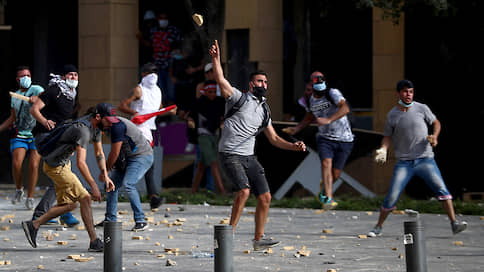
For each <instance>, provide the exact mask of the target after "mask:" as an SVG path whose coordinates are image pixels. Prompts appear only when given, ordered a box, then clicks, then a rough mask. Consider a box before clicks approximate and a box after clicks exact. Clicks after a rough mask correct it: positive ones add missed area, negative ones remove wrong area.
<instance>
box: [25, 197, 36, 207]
mask: <svg viewBox="0 0 484 272" xmlns="http://www.w3.org/2000/svg"><path fill="white" fill-rule="evenodd" d="M25 207H27V209H29V210H33V209H34V208H35V202H34V199H33V198H30V197H29V198H27V199H26V200H25Z"/></svg>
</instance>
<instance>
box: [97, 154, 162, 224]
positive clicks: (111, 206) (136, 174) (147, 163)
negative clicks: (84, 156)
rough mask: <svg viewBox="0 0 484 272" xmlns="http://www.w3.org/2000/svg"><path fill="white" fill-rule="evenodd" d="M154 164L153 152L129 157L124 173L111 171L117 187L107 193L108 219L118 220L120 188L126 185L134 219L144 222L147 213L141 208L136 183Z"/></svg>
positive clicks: (137, 221)
mask: <svg viewBox="0 0 484 272" xmlns="http://www.w3.org/2000/svg"><path fill="white" fill-rule="evenodd" d="M152 164H153V154H151V155H144V156H136V157H134V158H129V159H128V165H127V167H126V171H125V172H124V173H123V172H121V171H118V170H114V171H113V172H112V173H111V176H110V178H111V180H112V181H113V182H114V185H115V186H116V189H115V190H114V191H111V192H108V193H106V195H107V200H106V202H107V203H106V218H105V219H106V220H107V221H116V220H117V218H116V214H117V208H118V190H119V188H120V187H121V186H124V188H125V190H126V193H127V194H128V198H129V203H130V204H131V209H132V210H133V213H134V221H135V222H136V223H143V222H146V221H145V214H144V213H143V209H142V208H141V201H140V198H139V193H138V190H136V183H138V181H139V180H140V179H141V178H142V177H143V175H144V174H145V173H146V171H148V169H149V168H150V167H151V165H152Z"/></svg>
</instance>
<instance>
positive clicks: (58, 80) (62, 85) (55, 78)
mask: <svg viewBox="0 0 484 272" xmlns="http://www.w3.org/2000/svg"><path fill="white" fill-rule="evenodd" d="M49 76H50V77H51V79H50V80H49V87H50V86H53V85H57V86H58V87H59V89H60V90H61V92H62V94H63V95H64V96H65V97H67V99H69V100H74V99H75V98H76V94H77V91H76V88H73V89H72V91H71V88H69V86H67V84H66V82H65V80H63V79H62V77H61V76H60V75H54V74H52V73H51V74H50V75H49Z"/></svg>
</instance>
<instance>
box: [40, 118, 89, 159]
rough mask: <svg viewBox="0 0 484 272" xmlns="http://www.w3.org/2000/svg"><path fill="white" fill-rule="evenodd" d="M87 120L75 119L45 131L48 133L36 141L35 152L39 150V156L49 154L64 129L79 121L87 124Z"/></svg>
mask: <svg viewBox="0 0 484 272" xmlns="http://www.w3.org/2000/svg"><path fill="white" fill-rule="evenodd" d="M87 122H88V121H87V120H76V121H72V122H69V123H64V124H62V125H60V126H58V127H56V128H54V129H53V130H52V131H50V132H47V133H48V135H46V136H45V137H43V138H42V139H41V140H40V141H38V142H37V143H36V147H37V152H39V154H40V156H42V157H45V156H47V155H49V154H50V153H51V152H52V151H54V149H55V148H56V147H57V143H58V142H59V140H60V138H61V137H62V134H64V132H65V131H66V129H67V128H68V127H69V126H71V125H72V124H74V123H81V124H84V125H86V126H89V124H88V123H87Z"/></svg>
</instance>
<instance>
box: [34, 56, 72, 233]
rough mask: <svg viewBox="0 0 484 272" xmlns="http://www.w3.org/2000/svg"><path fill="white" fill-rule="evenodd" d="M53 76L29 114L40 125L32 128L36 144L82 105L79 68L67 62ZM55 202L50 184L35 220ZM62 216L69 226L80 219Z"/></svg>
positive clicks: (52, 187)
mask: <svg viewBox="0 0 484 272" xmlns="http://www.w3.org/2000/svg"><path fill="white" fill-rule="evenodd" d="M51 77H52V78H51V80H50V81H49V86H48V88H47V90H46V91H45V92H43V93H42V94H41V95H39V96H38V98H37V99H35V102H34V104H33V105H32V107H31V108H30V114H32V116H33V117H34V118H35V119H36V120H37V124H36V126H35V128H34V129H33V131H32V133H33V134H34V136H35V139H36V143H38V142H40V141H42V139H43V138H45V137H49V131H51V130H52V129H54V128H55V127H56V126H59V125H61V124H62V123H64V122H65V121H66V120H69V119H73V118H74V117H75V115H76V114H77V111H78V108H79V103H78V92H77V85H78V82H79V81H78V80H79V74H78V72H77V68H76V67H75V66H74V65H71V64H68V65H65V66H64V72H63V75H62V76H59V75H54V74H51ZM55 201H56V193H55V189H54V186H53V185H51V186H49V188H48V189H47V191H46V192H45V193H44V196H43V197H42V199H41V200H40V202H39V204H37V206H36V207H35V210H34V214H33V216H32V219H36V218H39V217H40V216H42V215H43V214H44V213H46V212H47V211H48V210H49V209H50V208H51V207H52V206H53V204H54V203H55ZM60 219H61V223H63V224H66V225H67V226H69V227H72V226H75V225H77V224H79V220H77V219H76V218H75V217H74V216H73V215H72V214H71V213H70V212H68V213H66V214H63V215H61V217H60ZM56 223H57V220H54V219H53V220H50V221H48V222H47V224H56Z"/></svg>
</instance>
